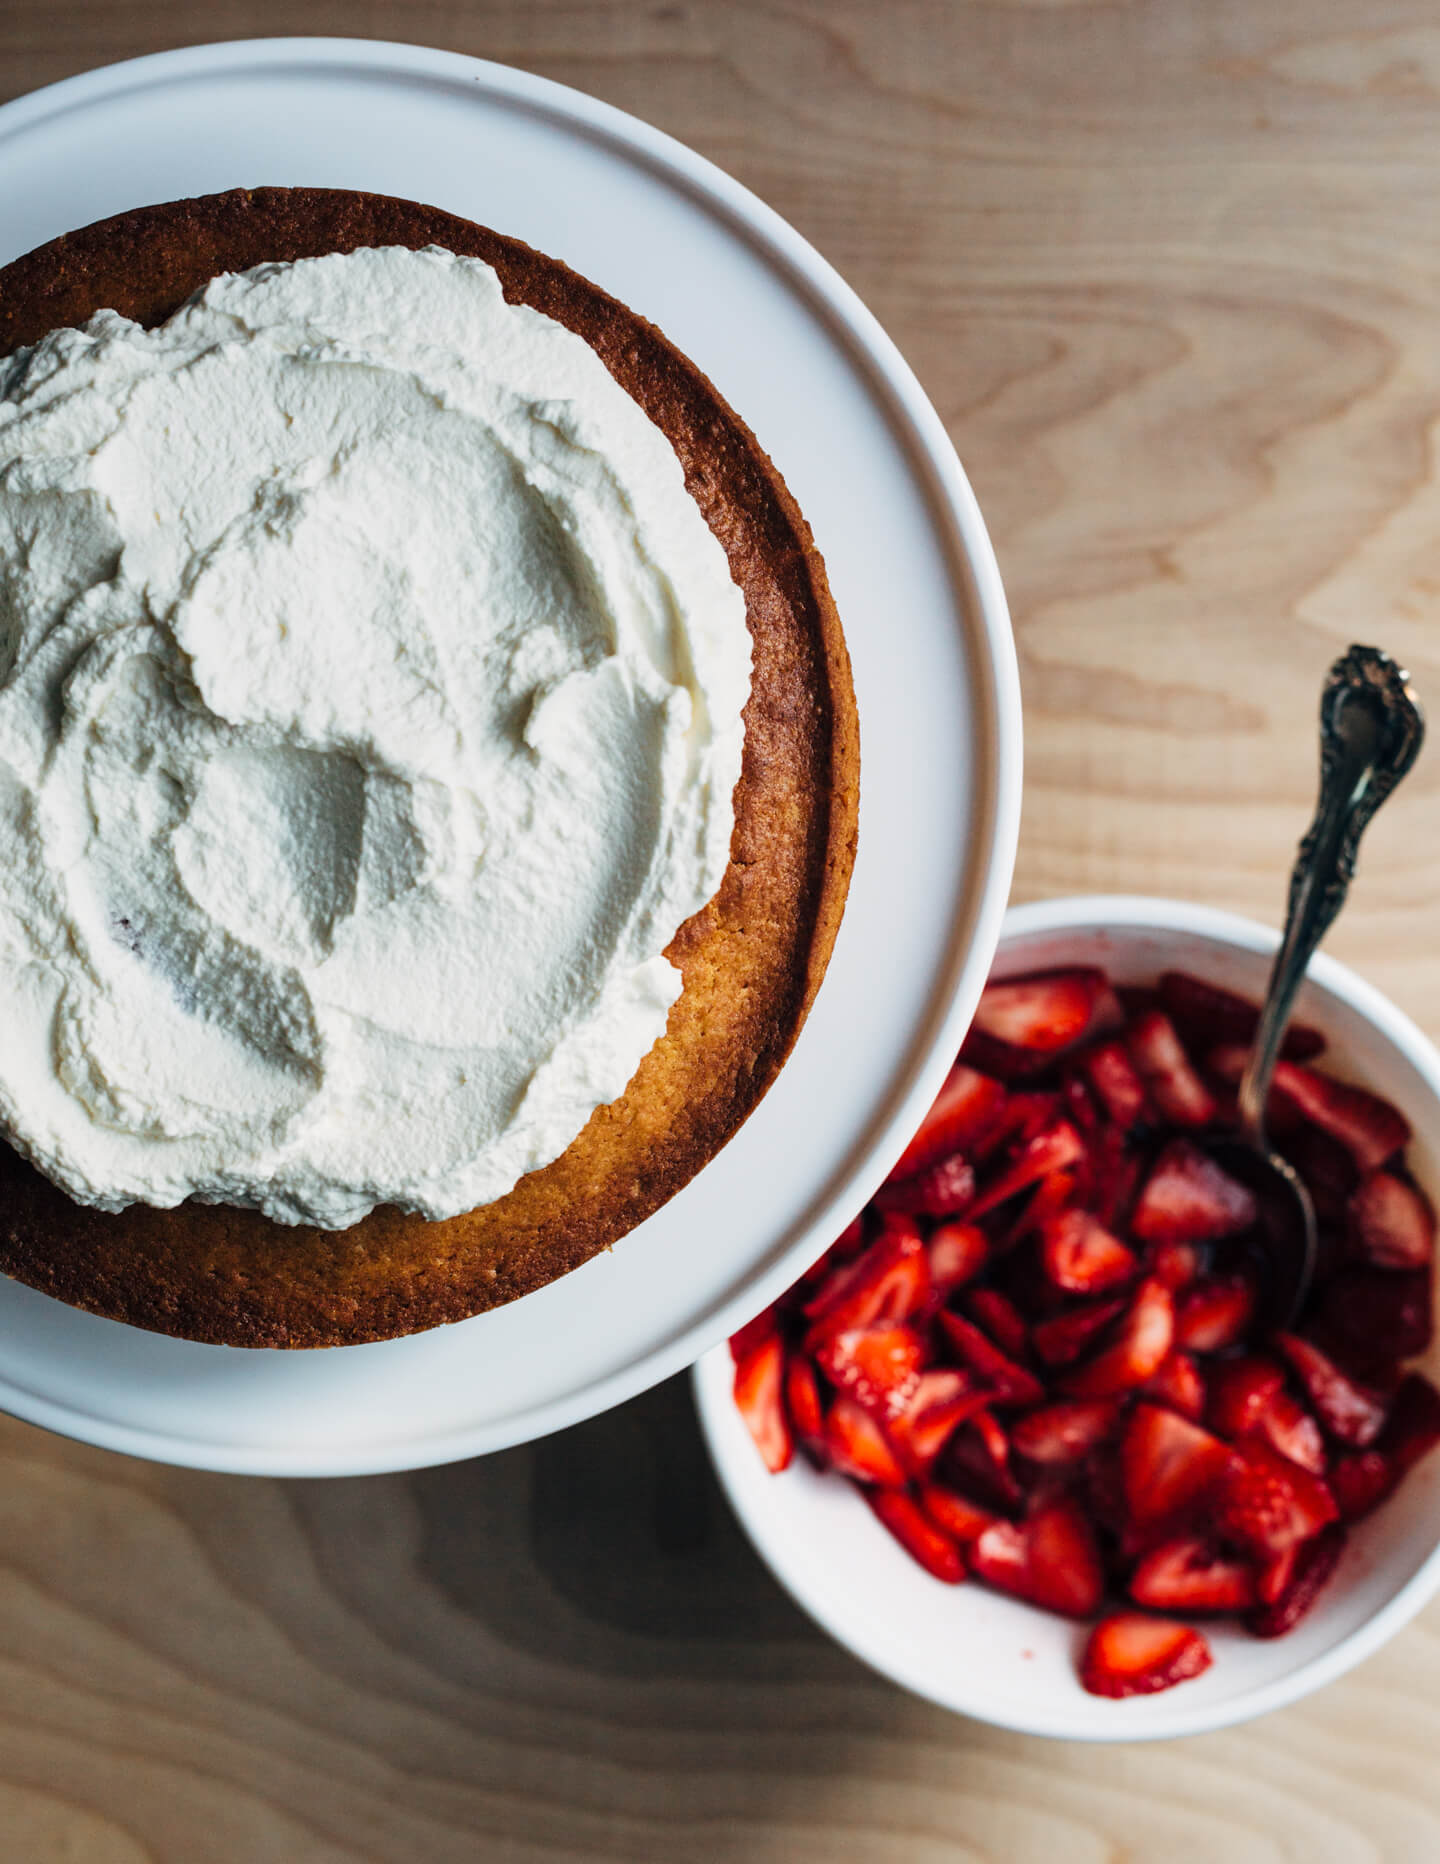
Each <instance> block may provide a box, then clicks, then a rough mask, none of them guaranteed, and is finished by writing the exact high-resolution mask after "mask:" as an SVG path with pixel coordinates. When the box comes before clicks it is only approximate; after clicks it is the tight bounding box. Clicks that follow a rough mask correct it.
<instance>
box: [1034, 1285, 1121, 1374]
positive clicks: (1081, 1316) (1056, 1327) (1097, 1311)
mask: <svg viewBox="0 0 1440 1864" xmlns="http://www.w3.org/2000/svg"><path fill="white" fill-rule="evenodd" d="M1126 1305H1127V1303H1126V1302H1125V1301H1124V1300H1123V1299H1121V1300H1118V1301H1091V1302H1089V1303H1087V1305H1086V1306H1084V1307H1072V1308H1070V1309H1069V1310H1068V1311H1067V1312H1065V1313H1063V1314H1056V1315H1055V1316H1054V1317H1053V1318H1052V1319H1050V1320H1042V1321H1039V1322H1037V1323H1036V1325H1035V1326H1033V1327H1032V1328H1031V1329H1030V1344H1031V1345H1032V1346H1033V1347H1034V1348H1035V1351H1036V1353H1037V1354H1038V1355H1039V1357H1040V1358H1041V1359H1043V1360H1044V1361H1045V1364H1046V1365H1047V1366H1068V1365H1070V1364H1071V1363H1072V1362H1073V1361H1074V1360H1076V1359H1078V1358H1079V1357H1080V1355H1081V1354H1082V1353H1083V1352H1084V1351H1085V1349H1086V1347H1087V1346H1090V1345H1091V1344H1093V1342H1094V1341H1095V1340H1096V1338H1097V1337H1098V1336H1099V1335H1100V1334H1102V1333H1103V1332H1104V1331H1105V1329H1106V1328H1107V1327H1108V1326H1109V1325H1110V1323H1111V1321H1113V1320H1114V1319H1116V1317H1117V1316H1118V1315H1120V1314H1123V1313H1124V1311H1125V1308H1126Z"/></svg>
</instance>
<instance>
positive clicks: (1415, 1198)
mask: <svg viewBox="0 0 1440 1864" xmlns="http://www.w3.org/2000/svg"><path fill="white" fill-rule="evenodd" d="M1350 1234H1351V1235H1352V1236H1353V1237H1354V1239H1355V1244H1356V1247H1357V1249H1358V1250H1359V1253H1360V1254H1361V1256H1363V1257H1364V1259H1365V1260H1366V1261H1367V1262H1373V1263H1374V1264H1375V1266H1376V1268H1381V1269H1418V1268H1425V1267H1427V1266H1428V1264H1429V1263H1430V1262H1432V1261H1433V1260H1434V1256H1435V1212H1434V1211H1433V1210H1432V1209H1431V1208H1430V1203H1429V1200H1428V1199H1427V1198H1426V1197H1424V1196H1422V1194H1421V1193H1420V1192H1419V1191H1417V1190H1416V1189H1415V1186H1414V1185H1413V1184H1407V1183H1406V1182H1405V1180H1404V1179H1403V1178H1397V1177H1396V1176H1395V1174H1394V1173H1393V1172H1388V1171H1372V1172H1368V1173H1367V1174H1366V1176H1365V1177H1363V1178H1362V1179H1361V1180H1360V1183H1359V1185H1358V1186H1357V1187H1356V1189H1355V1193H1354V1195H1353V1196H1352V1197H1351V1199H1350Z"/></svg>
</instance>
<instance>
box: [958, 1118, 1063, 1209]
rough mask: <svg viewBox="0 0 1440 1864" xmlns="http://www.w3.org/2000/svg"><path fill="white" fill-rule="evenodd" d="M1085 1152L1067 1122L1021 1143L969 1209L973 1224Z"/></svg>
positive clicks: (1049, 1128)
mask: <svg viewBox="0 0 1440 1864" xmlns="http://www.w3.org/2000/svg"><path fill="white" fill-rule="evenodd" d="M1084 1152H1085V1147H1084V1145H1083V1144H1082V1142H1081V1139H1080V1135H1079V1133H1077V1132H1076V1130H1075V1128H1074V1127H1073V1126H1072V1125H1071V1124H1070V1122H1069V1121H1068V1120H1056V1121H1055V1122H1054V1124H1053V1125H1050V1126H1047V1127H1045V1128H1044V1129H1043V1130H1042V1131H1040V1132H1038V1133H1036V1134H1035V1136H1034V1137H1033V1138H1031V1139H1026V1140H1023V1141H1022V1142H1021V1144H1020V1145H1019V1147H1018V1148H1017V1149H1016V1150H1015V1152H1013V1153H1012V1154H1011V1156H1010V1158H1009V1159H1008V1160H1007V1161H1006V1162H1005V1164H1004V1165H1003V1166H1002V1167H1001V1168H1000V1170H999V1171H997V1172H996V1173H995V1174H994V1175H993V1176H991V1177H989V1178H987V1179H986V1181H985V1183H984V1184H983V1185H982V1186H981V1187H980V1192H979V1195H978V1196H977V1197H976V1199H975V1201H974V1202H973V1203H972V1204H971V1206H970V1210H969V1215H970V1218H971V1220H972V1222H973V1221H974V1219H976V1218H977V1217H980V1216H982V1215H983V1214H984V1212H985V1211H987V1210H993V1209H994V1208H995V1206H996V1205H997V1204H1003V1203H1004V1202H1005V1201H1006V1199H1007V1198H1012V1197H1014V1196H1015V1194H1016V1193H1017V1192H1019V1191H1023V1190H1024V1189H1025V1188H1026V1186H1027V1185H1032V1184H1034V1183H1035V1182H1036V1181H1037V1180H1038V1179H1040V1178H1045V1177H1048V1176H1049V1174H1050V1173H1051V1172H1057V1171H1064V1170H1065V1168H1066V1167H1067V1166H1069V1165H1074V1164H1077V1163H1078V1162H1079V1160H1080V1159H1081V1158H1082V1157H1083V1156H1084Z"/></svg>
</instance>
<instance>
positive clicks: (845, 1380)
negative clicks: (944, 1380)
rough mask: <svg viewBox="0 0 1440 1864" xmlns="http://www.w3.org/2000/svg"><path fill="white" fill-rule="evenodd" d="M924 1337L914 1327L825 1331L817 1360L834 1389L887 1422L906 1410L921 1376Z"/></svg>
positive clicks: (817, 1352)
mask: <svg viewBox="0 0 1440 1864" xmlns="http://www.w3.org/2000/svg"><path fill="white" fill-rule="evenodd" d="M925 1357H926V1355H925V1343H924V1341H923V1340H922V1339H921V1338H920V1336H919V1334H918V1333H916V1332H915V1330H914V1328H913V1327H905V1326H899V1327H853V1328H849V1329H847V1330H846V1331H845V1332H844V1333H831V1334H827V1335H826V1337H825V1339H824V1340H822V1341H821V1342H820V1344H819V1346H818V1347H817V1348H816V1352H815V1361H816V1364H817V1365H818V1366H819V1368H820V1370H821V1371H822V1372H823V1373H824V1374H825V1376H826V1378H827V1379H829V1381H830V1383H831V1384H832V1385H833V1386H834V1387H835V1389H836V1391H838V1392H845V1393H846V1394H848V1396H850V1397H851V1398H853V1399H854V1400H855V1402H856V1403H857V1404H862V1405H864V1407H865V1409H866V1410H867V1411H872V1412H873V1413H874V1414H875V1416H876V1417H878V1418H879V1419H880V1420H881V1422H882V1423H886V1424H888V1423H889V1422H890V1421H891V1419H892V1418H896V1417H898V1416H899V1415H900V1413H901V1412H902V1411H903V1410H905V1408H906V1406H907V1405H908V1404H909V1403H910V1400H911V1399H912V1398H913V1397H914V1395H915V1388H916V1386H917V1385H918V1384H919V1382H920V1368H921V1366H922V1365H923V1364H924V1363H925Z"/></svg>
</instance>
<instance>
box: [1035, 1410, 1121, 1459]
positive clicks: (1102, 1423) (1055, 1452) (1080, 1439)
mask: <svg viewBox="0 0 1440 1864" xmlns="http://www.w3.org/2000/svg"><path fill="white" fill-rule="evenodd" d="M1119 1410H1120V1401H1119V1399H1117V1398H1071V1399H1068V1400H1066V1399H1062V1400H1061V1401H1060V1402H1059V1403H1058V1404H1048V1405H1041V1406H1040V1407H1039V1409H1038V1410H1035V1411H1027V1412H1026V1414H1025V1416H1024V1417H1022V1418H1019V1419H1017V1420H1016V1422H1015V1423H1014V1424H1013V1425H1012V1426H1011V1428H1010V1443H1011V1447H1012V1448H1013V1449H1015V1450H1018V1451H1019V1453H1020V1454H1021V1455H1022V1456H1024V1457H1027V1458H1028V1459H1029V1460H1030V1461H1031V1462H1032V1463H1042V1464H1045V1465H1047V1466H1050V1465H1055V1464H1062V1463H1074V1462H1078V1461H1079V1459H1080V1458H1081V1457H1082V1456H1088V1455H1089V1453H1090V1451H1091V1450H1093V1449H1094V1448H1095V1446H1096V1445H1097V1444H1098V1443H1102V1442H1103V1441H1104V1440H1105V1438H1106V1437H1107V1436H1108V1435H1109V1434H1110V1432H1111V1430H1113V1429H1114V1427H1115V1421H1116V1418H1117V1417H1118V1415H1119Z"/></svg>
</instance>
